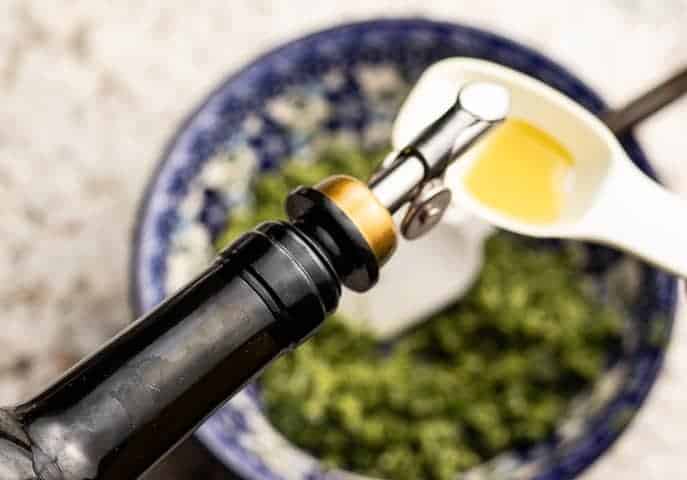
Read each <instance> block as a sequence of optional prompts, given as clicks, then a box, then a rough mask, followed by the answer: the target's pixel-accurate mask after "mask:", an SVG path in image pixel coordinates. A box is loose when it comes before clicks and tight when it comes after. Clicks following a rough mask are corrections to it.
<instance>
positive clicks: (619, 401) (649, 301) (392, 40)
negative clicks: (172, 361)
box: [132, 19, 675, 480]
mask: <svg viewBox="0 0 687 480" xmlns="http://www.w3.org/2000/svg"><path fill="white" fill-rule="evenodd" d="M450 56H468V57H475V58H483V59H487V60H490V61H494V62H498V63H501V64H503V65H506V66H508V67H510V68H513V69H516V70H519V71H521V72H523V73H526V74H527V75H530V76H533V77H535V78H538V79H540V80H542V81H544V82H546V83H548V84H549V85H551V86H553V87H554V88H556V89H558V90H560V91H562V92H563V93H565V94H566V95H568V96H569V97H571V98H572V99H574V100H575V101H576V102H578V103H579V104H581V105H582V106H584V107H585V108H587V109H588V110H590V111H592V112H599V111H601V110H602V109H603V107H604V105H603V103H602V101H601V100H600V99H599V97H598V96H597V95H595V94H594V93H593V92H592V91H591V90H590V89H589V88H588V87H586V86H585V85H584V84H583V83H581V82H580V81H579V80H578V79H577V78H576V77H574V76H573V75H571V74H570V73H568V72H567V71H566V70H564V69H563V68H561V67H560V66H558V65H557V64H555V63H554V62H552V61H550V60H548V59H546V58H545V57H543V56H542V55H540V54H538V53H536V52H534V51H532V50H529V49H527V48H525V47H523V46H520V45H518V44H515V43H513V42H511V41H509V40H506V39H504V38H501V37H499V36H496V35H493V34H490V33H486V32H483V31H479V30H475V29H471V28H467V27H462V26H458V25H454V24H447V23H440V22H433V21H429V20H421V19H402V20H380V21H372V22H364V23H358V24H351V25H345V26H341V27H337V28H334V29H331V30H327V31H323V32H320V33H316V34H314V35H311V36H308V37H305V38H302V39H299V40H296V41H295V42H292V43H290V44H287V45H285V46H284V47H282V48H280V49H277V50H275V51H273V52H271V53H268V54H267V55H265V56H263V57H262V58H260V59H258V60H257V61H256V62H254V63H253V64H251V65H249V66H248V67H246V68H245V69H243V70H242V71H240V72H239V73H237V74H236V75H234V76H232V77H230V78H229V79H227V80H226V81H225V82H224V83H222V84H221V85H220V86H219V88H218V89H217V90H215V91H214V92H213V93H212V94H211V95H210V96H209V97H208V99H207V100H206V101H205V102H204V103H203V104H202V105H201V106H200V107H199V108H198V109H197V110H196V111H195V112H193V113H192V114H191V115H190V116H189V118H188V119H187V120H186V122H185V123H184V124H183V125H182V127H181V128H180V129H179V131H178V133H177V135H176V136H175V137H174V139H173V140H172V142H171V143H170V145H169V147H168V148H167V150H166V152H165V153H164V155H163V157H162V160H161V163H160V165H159V168H158V170H157V171H156V172H155V175H154V177H153V179H152V180H151V183H150V184H149V186H148V190H147V192H146V196H145V199H144V202H143V205H142V207H141V211H140V216H139V222H138V227H137V233H136V237H135V244H134V257H133V261H132V298H133V303H134V309H135V310H136V313H137V314H140V313H142V312H144V311H146V310H148V309H150V308H152V307H153V306H154V305H155V304H157V303H158V302H159V301H160V300H162V299H163V298H164V297H165V296H166V295H167V294H168V293H171V292H172V291H174V290H175V289H176V288H178V287H179V286H181V285H182V284H183V283H184V282H186V281H188V280H189V279H190V278H192V276H193V275H194V274H195V273H197V272H198V271H199V270H200V269H202V268H203V266H205V265H206V264H207V262H208V261H209V260H210V259H211V258H212V255H213V248H212V240H213V238H214V237H215V236H216V235H217V234H218V232H220V231H221V230H222V228H223V227H224V226H225V224H226V221H227V220H226V219H227V216H228V214H229V212H230V210H231V209H232V208H235V207H236V206H237V205H240V204H241V203H242V202H245V201H246V199H247V198H248V196H249V195H250V183H251V179H252V178H253V176H254V175H259V174H260V172H262V171H265V170H268V169H272V168H275V167H278V166H279V164H280V162H282V161H283V160H285V159H288V158H290V157H292V156H294V155H299V156H316V155H317V152H318V149H319V148H321V146H323V145H325V144H327V143H329V142H331V141H333V140H336V141H338V142H348V143H350V144H352V145H364V146H368V147H374V146H382V145H386V144H387V143H388V140H389V135H390V132H391V124H392V121H393V118H394V116H395V114H396V112H397V110H398V108H399V106H400V104H401V102H402V100H403V98H404V97H405V95H406V94H407V92H408V91H409V89H410V86H411V85H412V84H413V82H414V81H415V80H416V79H417V78H418V77H419V75H420V74H421V73H422V71H423V70H424V69H425V68H426V67H428V66H429V65H431V64H432V63H434V62H436V61H438V60H440V59H442V58H446V57H450ZM622 140H623V146H624V148H625V149H626V151H627V153H628V155H629V156H630V157H631V158H632V160H633V161H634V162H635V163H636V164H637V165H638V166H639V168H641V169H642V170H643V171H644V172H646V173H647V174H649V175H653V172H652V171H651V169H650V167H649V165H648V163H647V161H646V159H645V158H644V155H643V154H642V152H641V150H640V149H639V147H638V145H637V144H636V142H635V141H634V139H633V138H632V137H630V136H627V137H625V138H623V139H622ZM218 166H221V168H218ZM583 249H584V251H585V252H586V257H587V263H586V265H587V270H588V271H589V272H590V273H591V274H593V275H594V276H595V278H596V279H597V281H596V285H597V288H598V291H599V294H600V295H601V296H603V297H605V298H607V299H608V301H615V302H617V303H618V304H619V308H622V310H623V311H624V313H625V321H626V324H627V328H626V331H627V335H626V338H625V347H624V352H623V354H622V356H621V357H620V358H618V359H616V360H615V362H614V364H613V366H612V368H610V369H609V371H608V372H607V373H606V374H605V375H604V377H603V379H602V380H601V381H600V382H599V384H598V385H596V387H595V388H594V391H593V392H590V394H589V395H586V396H585V397H584V398H580V399H578V400H577V401H575V402H574V406H573V408H572V409H571V411H570V412H569V414H568V415H567V416H566V418H563V419H561V423H560V428H559V430H558V433H557V435H556V436H555V438H552V439H551V440H550V441H549V442H546V443H542V444H540V445H537V446H535V447H533V448H531V449H528V450H527V451H517V452H508V453H505V454H503V455H501V456H500V457H498V458H496V459H494V460H493V461H492V462H489V464H488V465H484V466H483V467H480V468H479V469H478V470H476V471H474V472H472V473H471V475H473V477H471V478H486V476H487V475H489V474H492V473H494V472H501V473H503V474H504V475H507V476H508V478H552V479H553V478H560V479H563V478H572V477H574V476H575V475H577V474H578V473H579V472H580V471H582V470H583V469H584V468H585V467H586V466H588V465H589V464H590V463H592V462H593V461H594V460H595V459H596V458H597V457H598V456H599V455H600V454H601V453H603V452H604V451H605V450H606V449H607V448H608V446H609V445H610V444H611V443H612V442H613V441H614V439H615V438H616V437H617V436H618V434H619V433H620V432H621V431H622V429H623V428H624V427H625V425H626V424H627V423H628V421H629V420H630V419H631V418H632V416H633V414H634V412H635V411H636V410H637V409H638V408H639V406H640V405H641V403H642V402H643V400H644V399H645V397H646V395H647V393H648V391H649V389H650V387H651V385H652V384H653V383H654V380H655V378H656V375H657V372H658V370H659V368H660V365H661V361H662V357H663V353H664V349H665V347H666V342H667V340H668V337H669V335H670V330H671V324H672V318H673V309H674V304H675V281H674V279H672V278H671V277H670V276H668V275H666V274H663V273H661V272H658V271H656V270H653V269H651V268H649V267H648V266H646V265H644V264H642V263H639V262H637V261H635V260H632V259H628V258H625V257H623V256H622V255H620V254H618V253H617V252H614V251H612V250H609V249H606V248H602V247H597V246H590V245H586V246H584V247H583ZM198 435H199V437H200V438H201V440H202V441H203V442H204V443H205V444H206V445H207V446H208V447H209V448H210V449H211V450H212V451H213V452H214V453H215V454H216V455H217V456H218V457H219V458H220V459H221V460H222V461H223V462H225V464H227V465H228V466H230V467H231V468H232V469H234V470H235V471H237V472H238V473H240V474H242V475H243V476H244V477H246V478H251V479H270V478H274V479H287V478H288V479H291V478H293V479H306V478H307V479H310V480H314V479H320V478H322V479H323V478H330V477H331V475H333V474H331V473H326V472H324V471H323V470H321V469H320V467H319V464H318V462H317V461H316V459H314V458H312V457H310V456H309V455H308V454H307V453H305V452H302V451H299V450H297V449H296V448H294V447H292V446H291V445H290V444H289V443H288V442H287V441H286V440H285V439H284V438H283V437H281V436H280V435H279V434H278V433H277V432H275V431H274V429H273V428H272V427H271V426H270V425H269V423H268V422H267V421H266V419H265V417H264V416H263V415H262V413H261V406H260V399H259V394H258V391H257V388H255V386H249V387H248V388H246V389H245V390H244V391H243V392H242V393H240V394H239V395H237V396H236V397H234V399H232V400H231V401H230V402H228V403H227V405H225V406H224V407H223V408H222V409H220V410H219V411H218V412H217V413H216V414H214V415H213V416H212V417H211V418H210V419H209V420H208V421H207V423H206V424H205V425H204V426H203V427H202V428H201V429H200V430H199V432H198ZM346 476H347V474H344V477H346ZM331 478H333V477H331ZM336 478H341V474H339V476H337V477H336ZM351 478H353V477H351Z"/></svg>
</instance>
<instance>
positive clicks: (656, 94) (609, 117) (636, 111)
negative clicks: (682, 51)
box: [601, 67, 687, 135]
mask: <svg viewBox="0 0 687 480" xmlns="http://www.w3.org/2000/svg"><path fill="white" fill-rule="evenodd" d="M685 93H687V67H684V68H682V69H681V70H679V71H678V72H676V73H675V74H673V75H672V76H671V77H670V78H668V79H666V80H665V81H663V82H662V83H660V84H658V85H656V86H655V87H653V88H652V89H650V90H649V91H647V92H646V93H644V94H643V95H641V96H640V97H638V98H636V99H634V100H632V101H631V102H630V103H628V104H627V105H625V106H624V107H622V108H620V109H617V110H610V111H609V112H606V113H605V114H603V115H601V119H602V120H603V122H604V123H605V124H606V125H607V126H608V128H609V129H611V131H612V132H613V133H615V134H616V135H620V134H622V133H625V132H626V131H627V130H629V129H631V128H632V127H634V126H636V125H637V124H638V123H640V122H642V121H644V120H646V119H647V118H648V117H650V116H651V115H653V114H654V113H656V112H657V111H659V110H660V109H662V108H663V107H665V106H666V105H668V104H670V103H672V102H674V101H675V100H677V99H678V98H680V97H682V96H683V95H684V94H685Z"/></svg>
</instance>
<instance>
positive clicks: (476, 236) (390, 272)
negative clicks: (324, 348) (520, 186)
mask: <svg viewBox="0 0 687 480" xmlns="http://www.w3.org/2000/svg"><path fill="white" fill-rule="evenodd" d="M476 79H486V80H491V81H498V82H501V83H503V84H505V85H506V86H507V87H509V88H511V89H513V90H514V91H513V92H512V94H513V96H514V98H515V102H514V105H513V113H514V114H515V115H518V116H520V117H522V118H526V119H529V120H531V121H533V122H534V123H538V124H540V125H542V123H543V125H542V126H543V127H544V128H546V129H548V130H549V131H551V133H553V134H554V135H556V136H560V135H563V137H564V138H561V140H563V141H564V143H566V145H567V146H568V147H569V148H570V150H571V151H572V152H573V153H577V152H584V151H589V152H592V153H594V155H596V156H598V157H600V158H603V159H604V160H602V161H601V162H600V163H599V164H598V165H596V166H595V165H594V163H593V158H592V157H589V158H588V159H587V160H586V161H585V163H584V166H585V167H586V173H587V174H596V173H597V172H599V171H602V173H603V175H602V176H601V178H597V179H596V181H592V182H589V181H587V184H586V185H587V186H586V192H584V193H586V195H585V196H584V198H585V199H586V201H587V202H589V201H590V200H592V198H593V196H594V195H595V194H596V195H600V194H602V192H603V191H604V190H602V189H601V187H602V186H605V188H606V191H605V192H606V193H603V194H608V193H611V194H613V189H615V190H616V192H615V194H616V195H618V194H621V196H620V197H619V198H617V199H616V200H615V203H614V204H615V205H616V207H613V206H612V205H606V204H605V207H604V205H602V207H604V208H606V210H605V211H606V212H608V209H611V210H612V209H613V208H617V205H618V204H620V205H621V207H623V208H621V209H620V212H616V213H613V214H611V215H610V216H611V217H615V216H616V215H618V216H621V215H623V216H624V220H623V221H622V222H620V223H617V224H615V225H614V227H613V229H611V230H609V229H603V227H604V225H606V224H607V223H609V222H610V221H611V218H606V219H604V215H609V214H608V213H604V210H599V209H598V207H597V210H596V211H594V212H593V213H594V215H592V216H590V217H587V221H588V222H590V223H586V224H583V225H582V227H587V231H586V233H585V229H584V228H579V225H578V229H577V230H575V231H571V230H570V228H569V227H571V224H570V222H571V221H572V220H573V219H574V214H577V217H578V218H579V217H581V216H583V215H582V214H583V213H584V209H580V210H577V211H575V209H574V208H570V209H568V211H567V212H566V214H567V215H566V218H565V220H567V225H566V224H565V223H563V224H559V225H556V226H554V227H557V228H559V230H558V231H550V230H549V231H542V230H539V231H537V232H532V231H530V228H528V227H530V226H529V225H525V226H524V228H523V226H522V225H519V227H521V228H519V229H516V228H517V227H518V226H517V225H513V224H512V223H513V222H512V220H511V219H505V218H503V216H499V215H498V213H497V212H493V211H490V210H489V209H487V208H486V207H484V206H482V205H480V204H479V203H477V202H476V201H475V200H474V199H472V198H471V197H469V195H468V194H467V193H466V192H465V191H464V190H463V188H462V184H461V183H460V181H459V179H460V178H461V174H464V173H465V168H466V167H467V165H469V164H468V163H467V162H461V164H460V165H458V166H456V167H455V169H457V170H458V172H457V174H458V175H451V177H450V178H452V179H454V181H453V182H451V183H452V187H453V188H454V190H455V191H454V193H457V195H456V197H457V198H458V199H459V200H458V201H461V200H463V201H465V205H464V206H463V205H461V206H459V205H458V201H457V202H454V203H455V204H454V205H453V207H452V208H451V209H449V210H448V211H447V214H446V217H445V221H444V222H443V223H441V224H439V225H438V226H437V227H436V228H435V230H434V231H432V232H430V233H429V234H428V235H427V237H423V239H422V241H420V242H402V243H401V245H400V247H399V250H398V252H397V253H396V254H395V256H394V257H393V259H392V261H391V262H390V264H389V265H387V266H386V267H385V269H384V271H383V273H382V278H381V281H380V284H379V285H378V286H377V287H376V288H375V289H373V290H372V291H371V292H369V293H367V294H366V295H364V296H359V295H355V294H352V293H347V294H345V295H344V299H343V302H342V309H343V312H344V313H345V314H347V315H348V316H349V317H352V318H358V319H361V320H362V321H363V322H364V323H365V324H366V325H367V327H368V328H371V329H372V330H373V331H375V332H376V334H377V335H378V336H380V337H382V338H385V337H391V336H394V335H396V334H398V333H400V332H402V331H403V330H405V329H407V328H409V327H411V326H412V325H414V324H416V323H418V322H419V321H421V320H422V319H424V318H426V317H427V316H428V315H430V314H431V313H433V312H435V311H437V310H440V309H441V308H443V307H444V306H446V305H447V304H449V303H451V302H453V301H455V300H456V299H457V298H460V297H461V296H462V295H463V294H464V293H465V292H466V290H467V289H468V288H469V287H470V286H471V285H472V283H473V281H474V279H475V277H476V276H477V275H478V273H479V271H480V269H481V265H482V244H483V242H484V240H485V238H486V237H487V236H488V235H489V234H490V233H491V232H492V231H493V228H492V227H491V225H490V223H488V222H487V221H485V220H483V219H482V216H484V218H486V219H488V220H490V221H492V222H494V223H496V224H497V225H501V226H504V227H505V228H511V229H513V230H516V231H519V232H521V233H527V234H534V235H535V236H562V234H564V233H567V234H569V236H573V237H575V238H586V239H591V240H596V241H600V242H604V243H610V244H615V245H618V246H620V247H622V248H625V249H628V248H629V247H628V246H627V236H629V235H630V234H631V233H632V230H633V229H635V230H636V229H641V228H642V227H641V226H640V225H641V224H640V223H633V222H636V221H637V220H636V219H635V218H634V213H633V212H631V211H628V210H627V209H626V208H625V205H628V206H629V205H630V204H631V201H630V200H628V201H627V202H626V201H625V199H624V196H630V197H634V199H633V200H634V201H635V202H638V203H640V204H641V207H642V208H641V209H640V211H647V210H651V209H652V208H653V206H655V205H657V204H658V203H662V201H661V200H660V198H666V197H667V198H668V199H669V200H668V203H670V204H671V207H669V209H670V210H671V212H670V213H669V212H668V210H663V211H661V212H658V211H657V212H655V215H653V220H654V222H655V223H656V224H658V227H648V228H647V232H646V233H645V234H643V235H641V236H640V237H639V238H637V240H641V241H642V245H645V246H646V247H647V248H648V247H651V248H652V249H651V250H650V252H654V250H653V245H654V243H652V242H653V239H654V236H655V235H662V234H663V235H666V234H670V233H669V232H670V231H672V229H670V230H666V229H664V228H665V227H666V226H665V223H664V222H663V221H661V218H665V219H666V222H673V223H679V221H680V218H681V217H680V215H686V214H687V210H685V209H684V207H683V206H682V205H680V203H681V202H680V201H679V200H676V199H675V198H674V197H673V196H672V195H671V194H667V192H665V191H663V190H662V189H661V188H660V187H658V186H656V185H655V184H654V183H653V182H652V181H651V180H649V179H647V178H646V177H644V176H643V174H641V172H638V171H637V170H636V169H635V168H634V167H633V166H632V165H631V164H630V162H629V160H628V159H627V158H626V157H625V154H624V153H623V152H622V149H620V147H619V145H618V144H617V141H616V140H615V138H614V137H613V134H612V133H611V132H609V131H608V129H607V128H606V127H604V125H603V124H601V122H600V121H599V120H597V119H596V118H595V117H593V116H591V115H590V114H588V113H587V112H586V111H584V110H583V109H582V108H581V107H579V106H577V105H576V104H575V103H573V102H572V101H570V100H568V99H567V97H564V96H563V95H561V94H560V93H558V92H556V91H554V90H552V89H551V88H549V87H547V86H546V85H544V84H542V83H541V82H539V81H537V80H534V79H531V78H529V77H526V76H524V75H522V74H520V73H517V72H514V71H512V70H510V69H507V68H505V67H501V66H499V65H495V64H492V63H489V62H485V61H478V60H472V59H465V58H455V59H448V60H444V61H442V62H440V63H438V64H436V65H435V66H433V67H431V68H430V69H428V71H427V72H426V73H425V74H424V75H423V76H422V78H421V79H420V81H419V82H418V83H417V85H416V86H415V88H414V89H413V91H412V92H411V95H410V96H409V97H408V99H407V101H406V102H405V104H404V105H403V107H402V109H401V110H400V112H399V114H398V116H397V118H396V121H395V124H394V130H393V136H392V139H393V142H392V143H393V146H394V147H395V148H399V147H400V146H403V145H406V144H407V143H408V142H409V141H410V140H412V139H413V138H414V137H415V136H416V135H417V133H419V131H420V130H421V129H423V128H424V127H425V126H426V125H428V124H429V123H431V122H432V121H433V120H434V119H435V118H437V117H438V116H439V115H440V114H441V113H443V111H444V110H445V109H446V108H447V107H448V106H449V105H450V104H451V102H452V101H453V100H454V97H455V94H456V92H457V91H458V89H459V88H460V86H461V85H463V84H465V83H467V82H468V81H471V80H476ZM514 87H515V88H514ZM686 89H687V70H684V71H682V72H679V73H678V74H677V75H674V76H673V77H672V78H670V79H668V80H667V81H666V82H663V83H662V84H660V85H657V86H656V87H654V88H653V89H651V90H650V91H649V92H647V93H646V94H645V95H643V96H641V97H639V98H637V99H636V100H635V101H633V102H631V103H630V104H628V105H627V106H626V107H624V108H623V109H621V110H619V111H616V112H610V114H607V115H606V116H605V117H607V118H605V123H606V125H608V126H609V127H610V128H612V129H613V131H614V132H620V131H624V130H626V129H627V128H630V127H632V126H633V125H634V124H636V123H638V122H640V121H641V120H643V119H644V118H646V117H648V116H649V115H651V114H652V113H654V112H655V111H657V110H659V109H660V108H662V107H663V106H665V105H667V104H668V103H670V102H671V101H673V100H675V99H676V98H678V97H679V96H681V95H682V94H683V93H685V90H686ZM543 92H546V93H543ZM532 101H533V102H532ZM530 102H531V103H530ZM539 102H543V104H541V105H540V104H539ZM533 103H534V104H536V106H535V105H533ZM558 109H560V110H561V111H560V112H558ZM558 115H562V116H563V117H564V118H563V119H562V123H561V124H556V123H553V122H552V120H553V119H554V118H558ZM580 116H581V117H582V119H581V120H579V118H580ZM577 122H580V124H577ZM553 125H555V128H554V130H555V131H553V130H551V128H552V126H553ZM586 129H589V130H591V132H587V130H586ZM559 130H562V131H563V132H562V133H561V132H560V131H559ZM585 132H587V133H585ZM598 132H601V133H598ZM589 133H591V135H590V136H591V137H592V138H589V139H586V140H579V138H578V137H577V135H578V134H579V135H580V136H581V137H584V136H585V135H588V134H589ZM585 149H588V150H585ZM613 153H614V154H620V156H618V158H620V159H622V160H620V162H619V163H620V164H621V165H622V164H625V165H626V169H627V170H629V171H630V172H631V173H630V174H629V176H628V178H629V179H630V183H631V184H629V183H628V185H626V186H623V187H622V189H621V188H619V185H617V184H615V187H614V184H613V183H608V182H606V183H605V185H603V184H604V182H603V181H602V180H603V179H604V178H605V177H606V175H609V174H612V171H611V170H610V167H611V166H613V165H615V162H613V161H611V159H612V158H613V156H612V155H611V154H613ZM595 158H596V157H595ZM468 160H469V159H468ZM461 168H462V171H461ZM616 168H617V166H616ZM595 169H596V170H595ZM621 169H622V167H621ZM623 171H625V169H623ZM450 173H451V174H454V173H456V172H450ZM623 178H625V177H623ZM635 184H639V187H636V186H635V187H633V185H635ZM584 185H585V184H580V185H577V188H578V190H584V188H583V187H584ZM594 187H596V189H595V188H594ZM609 188H610V190H609ZM633 188H639V189H640V190H645V189H648V190H650V191H651V192H653V193H651V194H649V197H650V198H654V201H653V202H652V203H644V200H643V199H641V198H637V197H636V196H635V195H636V194H635V193H634V192H633ZM618 190H620V191H618ZM637 194H639V192H637ZM466 196H468V197H469V198H467V199H465V197H466ZM647 202H651V200H647ZM675 202H678V206H676V205H675ZM579 206H580V205H578V207H579ZM581 206H582V207H584V205H581ZM461 207H467V208H468V210H469V211H466V210H465V208H461ZM587 213H591V212H589V211H588V212H587ZM636 213H639V211H638V212H636ZM474 214H476V215H477V216H475V215H474ZM402 215H403V212H401V213H400V214H399V216H400V218H402ZM571 217H572V218H571ZM499 220H506V221H507V222H508V224H502V223H499ZM628 224H629V225H628ZM594 225H596V227H597V229H599V228H600V229H601V230H602V231H603V232H604V233H605V235H603V236H602V235H599V232H598V231H597V229H595V228H593V227H594ZM628 226H629V227H630V228H628ZM566 227H568V230H560V228H563V229H564V228H566ZM590 227H591V228H590ZM661 232H667V233H661ZM570 233H572V235H570ZM624 239H625V240H624ZM675 240H676V242H673V241H671V240H667V243H668V244H669V246H668V248H667V249H666V251H665V252H664V255H663V258H664V259H668V260H669V261H670V265H672V259H673V257H672V255H674V253H671V252H674V251H675V250H679V247H680V241H679V240H677V238H676V239H675ZM629 249H630V250H631V251H633V252H634V253H637V254H641V252H640V251H637V250H636V249H632V248H629ZM640 249H641V248H640ZM654 253H655V252H654ZM678 253H679V254H682V257H681V258H683V259H684V253H682V252H678ZM643 256H645V258H647V259H649V260H650V261H651V260H652V259H651V258H649V257H648V256H647V255H643ZM410 265H412V267H410ZM670 265H669V266H670ZM683 266H684V265H683ZM668 269H669V270H671V271H675V272H676V273H679V272H677V270H675V269H670V268H668ZM410 272H412V275H410V274H409V273H410Z"/></svg>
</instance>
